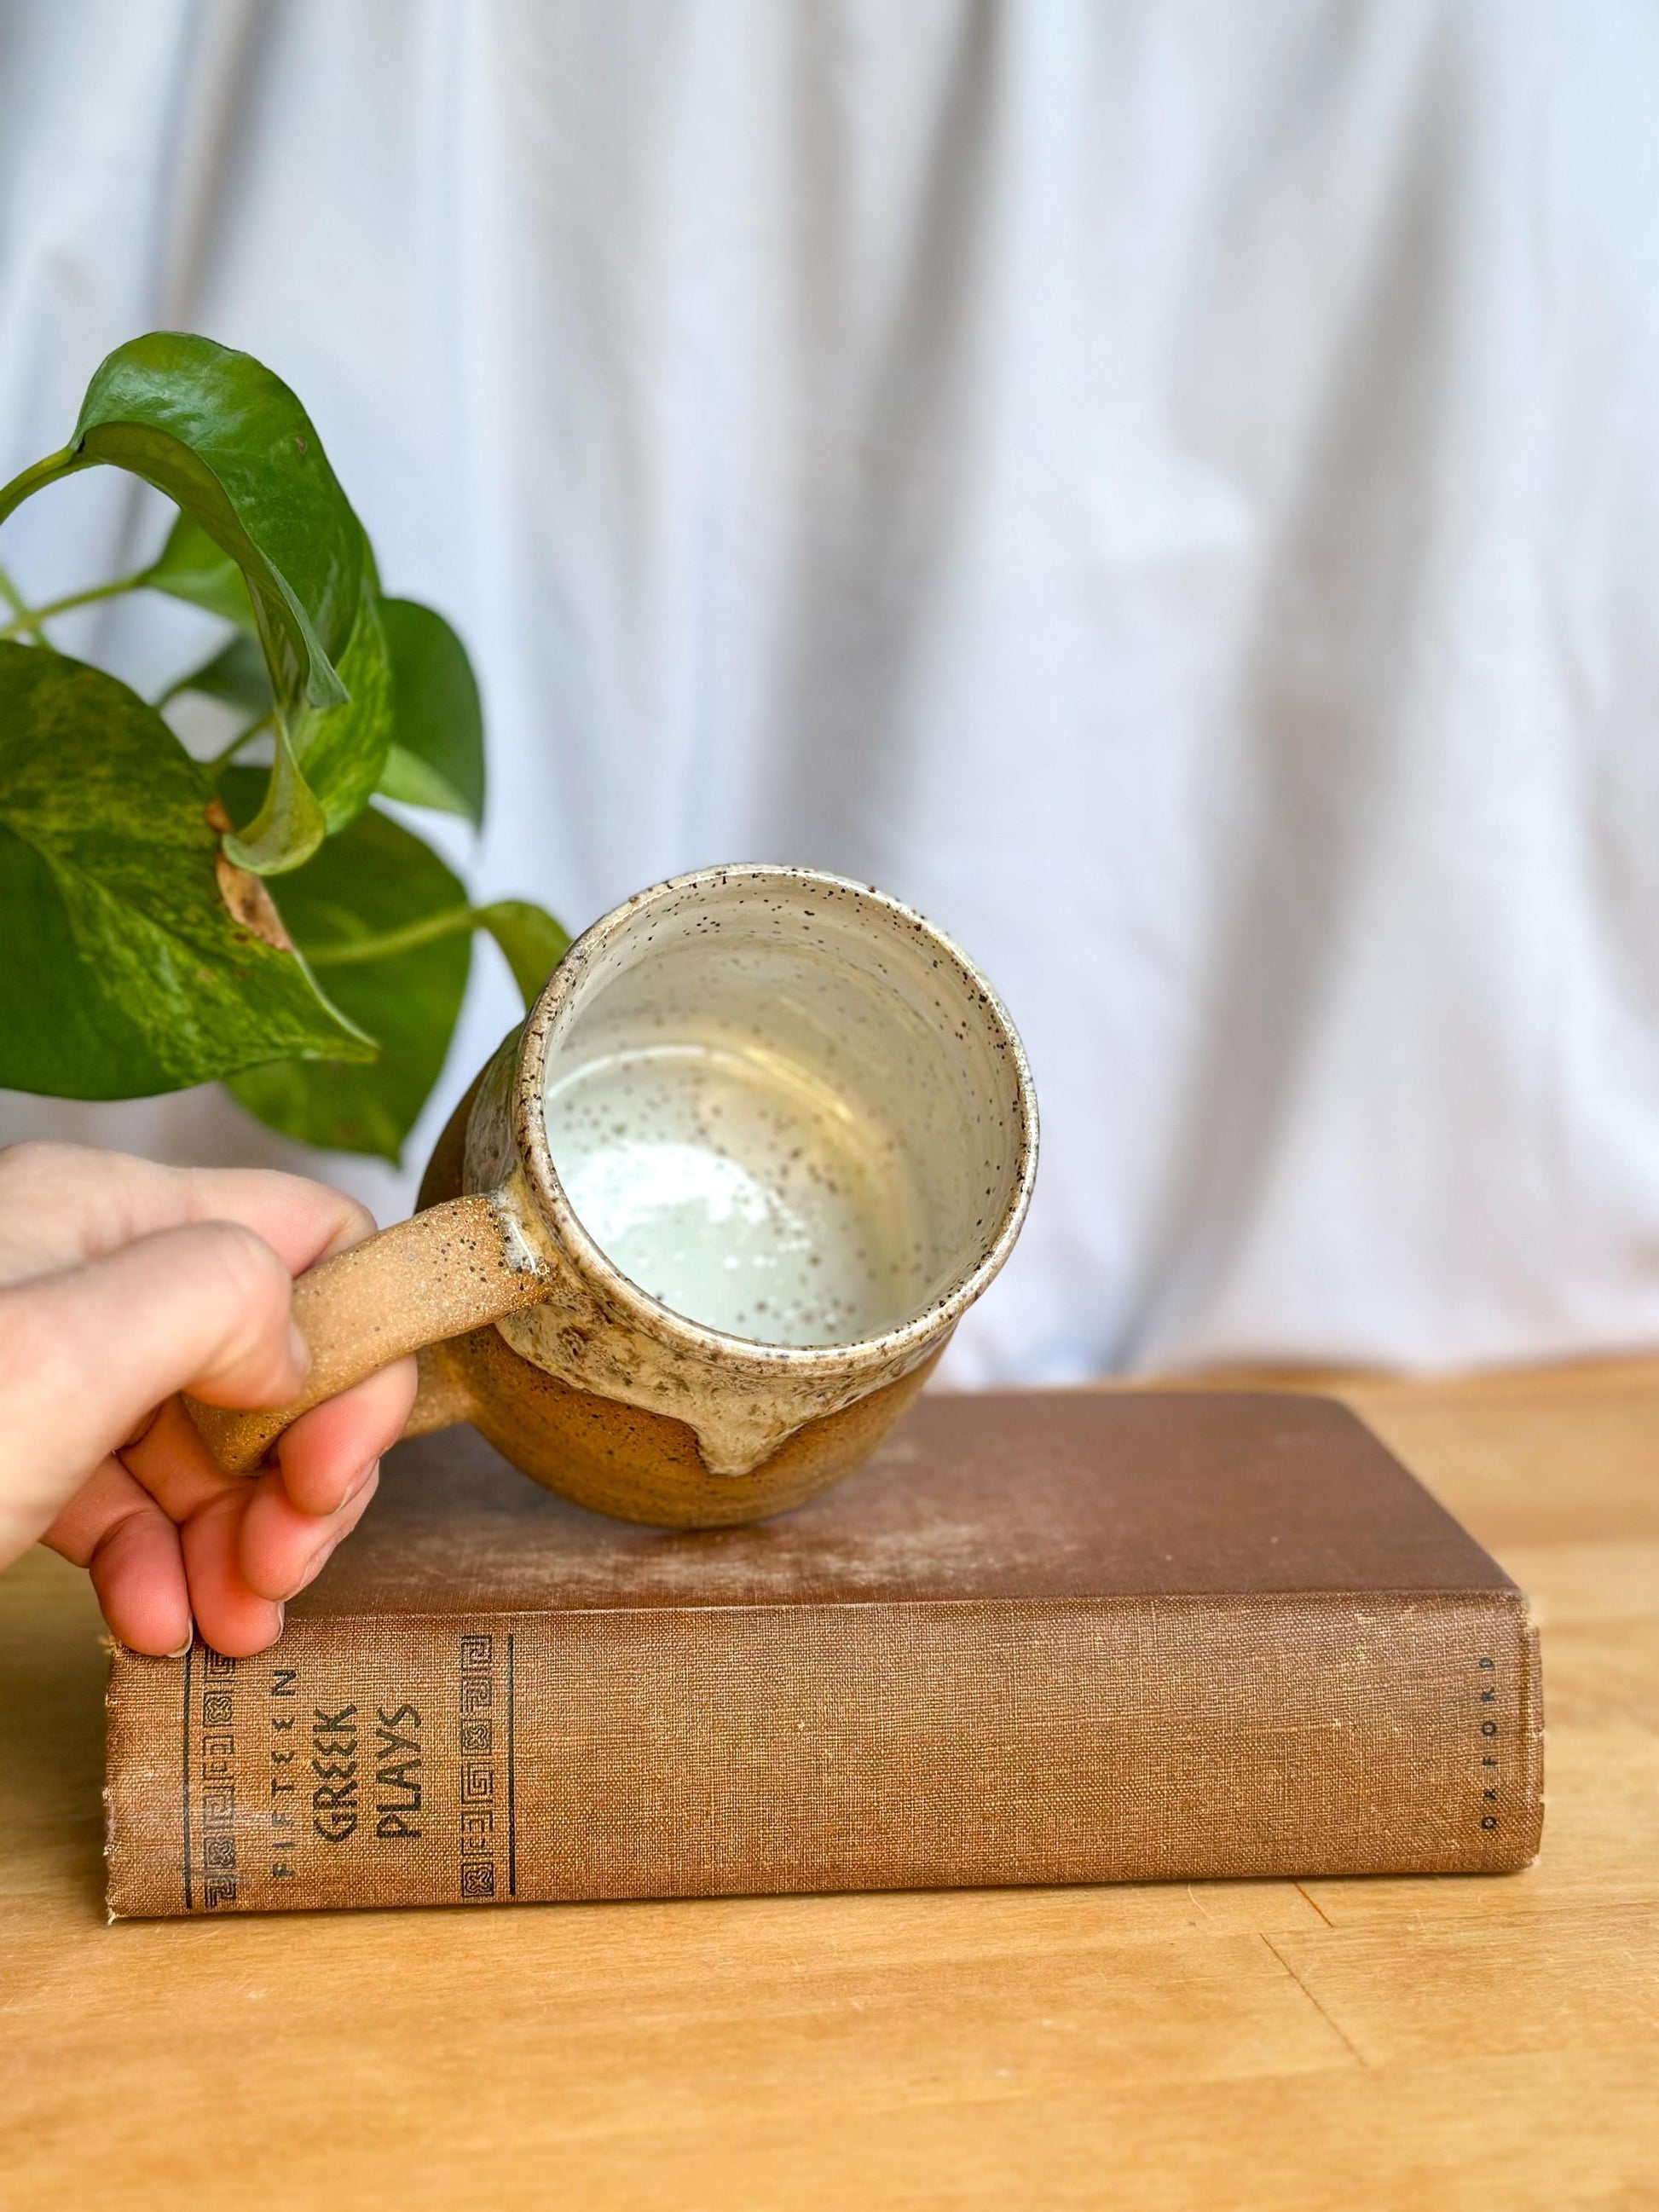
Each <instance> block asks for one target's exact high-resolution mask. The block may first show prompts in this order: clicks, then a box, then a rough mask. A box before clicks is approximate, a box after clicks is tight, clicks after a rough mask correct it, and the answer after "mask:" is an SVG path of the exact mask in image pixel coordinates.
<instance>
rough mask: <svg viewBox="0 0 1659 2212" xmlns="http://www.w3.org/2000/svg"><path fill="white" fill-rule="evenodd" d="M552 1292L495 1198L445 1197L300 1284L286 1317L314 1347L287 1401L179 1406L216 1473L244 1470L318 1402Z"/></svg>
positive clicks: (257, 1462) (353, 1247) (342, 1254)
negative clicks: (250, 1406) (244, 1408)
mask: <svg viewBox="0 0 1659 2212" xmlns="http://www.w3.org/2000/svg"><path fill="white" fill-rule="evenodd" d="M549 1286H550V1285H549V1278H548V1275H547V1272H546V1270H545V1269H544V1268H543V1267H538V1265H537V1263H536V1261H535V1260H534V1258H533V1257H532V1255H531V1254H530V1253H529V1252H528V1250H527V1249H526V1246H525V1244H524V1241H523V1239H522V1237H520V1234H519V1231H518V1230H517V1229H516V1228H515V1227H514V1226H513V1223H512V1222H511V1221H510V1219H509V1218H508V1217H507V1214H506V1212H504V1211H503V1210H502V1208H501V1206H500V1205H499V1204H498V1203H497V1202H496V1200H495V1199H493V1198H489V1197H479V1196H472V1197H467V1198H452V1199H448V1200H445V1202H444V1203H443V1204H442V1205H441V1206H428V1207H427V1209H426V1211H425V1212H422V1213H416V1214H415V1215H413V1216H412V1217H411V1218H410V1219H409V1220H407V1221H399V1222H398V1223H397V1224H395V1225H394V1226H393V1227H392V1228H390V1229H383V1230H382V1231H380V1234H379V1236H377V1237H367V1238H365V1240H364V1241H363V1243H361V1244H353V1245H351V1246H350V1247H349V1249H347V1250H345V1251H343V1252H337V1253H336V1254H335V1255H334V1257H333V1258H332V1259H331V1260H324V1261H319V1264H318V1265H317V1266H316V1267H310V1268H307V1271H306V1273H304V1274H303V1275H301V1277H300V1278H299V1279H298V1280H297V1281H296V1282H295V1285H294V1318H295V1321H296V1322H298V1324H299V1327H300V1331H301V1334H302V1335H303V1336H304V1338H305V1340H306V1342H307V1344H308V1345H309V1346H311V1372H310V1373H309V1375H307V1377H306V1387H305V1389H303V1390H302V1391H301V1394H300V1395H299V1396H298V1397H297V1398H296V1399H295V1401H293V1403H292V1404H291V1405H288V1406H278V1407H271V1408H270V1409H264V1408H260V1409H259V1410H258V1411H255V1412H253V1413H239V1412H236V1411H234V1409H232V1408H231V1407H226V1406H204V1405H202V1404H200V1403H199V1402H198V1401H197V1400H196V1399H194V1398H190V1397H186V1399H185V1407H186V1409H187V1411H188V1412H189V1414H190V1417H191V1420H192V1421H194V1423H195V1424H196V1426H197V1429H198V1430H199V1431H201V1434H202V1438H203V1441H204V1443H206V1445H207V1448H208V1449H209V1450H210V1452H211V1453H212V1454H213V1456H214V1458H215V1459H216V1460H217V1461H218V1462H219V1464H220V1466H221V1467H222V1468H224V1470H225V1472H226V1473H227V1474H251V1473H252V1470H253V1469H254V1468H257V1467H258V1466H260V1465H261V1464H262V1462H264V1459H265V1458H266V1456H267V1455H268V1454H269V1452H270V1447H271V1446H272V1444H274V1443H276V1439H277V1437H280V1436H281V1434H282V1433H283V1430H284V1429H285V1428H287V1427H288V1426H289V1424H290V1422H293V1421H297V1420H298V1419H299V1418H300V1416H301V1413H307V1412H309V1410H310V1409H311V1407H313V1406H319V1405H321V1403H322V1401H323V1400H324V1399H325V1398H333V1397H336V1396H337V1395H338V1394H339V1393H340V1392H341V1391H342V1390H349V1389H350V1388H351V1386H352V1384H353V1383H361V1382H362V1381H363V1379H364V1378H365V1376H370V1375H373V1374H374V1373H376V1372H377V1371H378V1370H379V1369H380V1368H382V1367H386V1366H389V1365H390V1364H391V1363H392V1360H394V1359H401V1358H403V1357H404V1354H405V1353H406V1352H418V1351H419V1350H421V1348H422V1346H426V1345H428V1344H437V1343H439V1342H441V1340H443V1339H444V1338H445V1337H449V1336H459V1335H461V1334H463V1333H464V1332H465V1330H467V1329H470V1328H483V1325H484V1324H485V1323H486V1322H492V1321H499V1320H500V1319H501V1316H503V1315H504V1314H510V1313H517V1312H519V1311H520V1310H521V1309H522V1308H524V1307H525V1306H532V1305H536V1304H539V1303H540V1301H541V1300H542V1299H543V1298H544V1297H546V1295H547V1292H548V1289H549ZM431 1425H434V1426H436V1425H437V1424H436V1423H435V1422H434V1423H432V1424H431Z"/></svg>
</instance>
